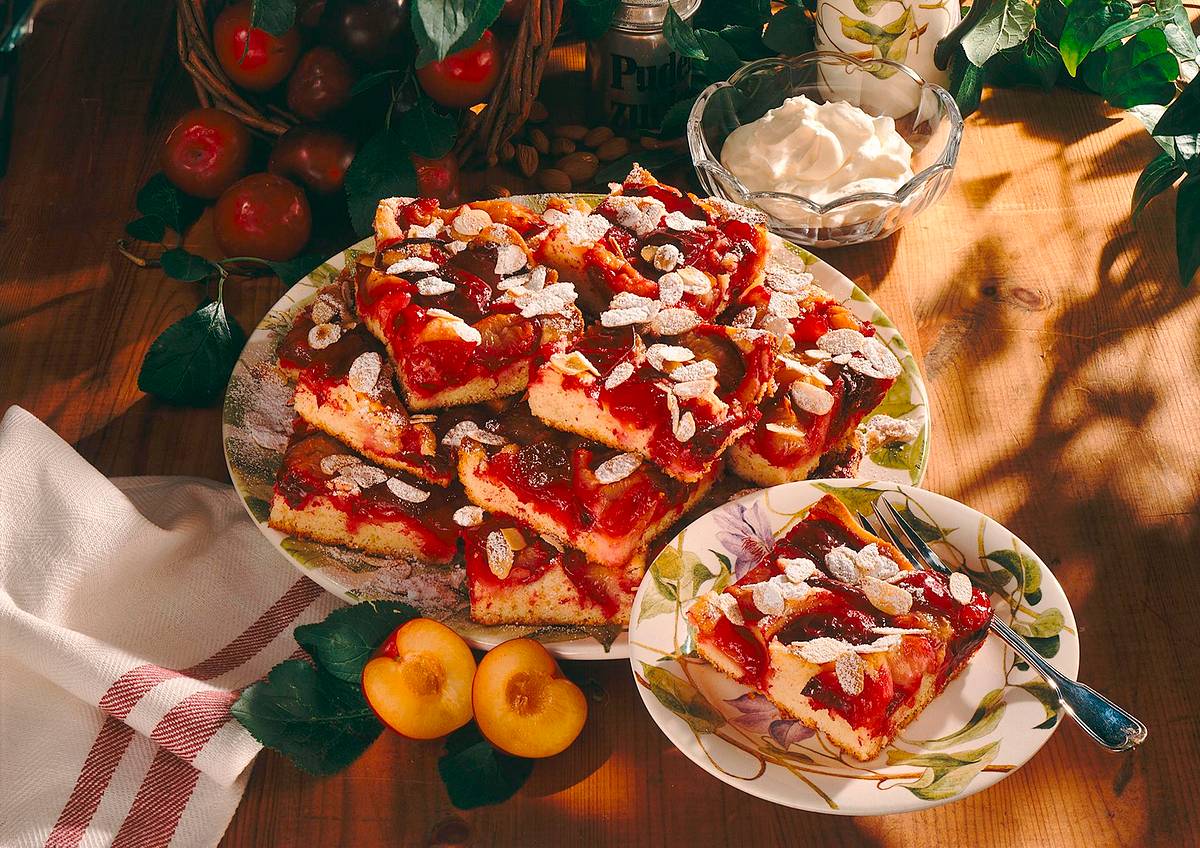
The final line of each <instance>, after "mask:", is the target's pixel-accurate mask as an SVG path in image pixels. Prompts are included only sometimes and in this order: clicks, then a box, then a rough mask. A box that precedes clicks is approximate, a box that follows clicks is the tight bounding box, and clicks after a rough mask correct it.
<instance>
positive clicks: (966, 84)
mask: <svg viewBox="0 0 1200 848" xmlns="http://www.w3.org/2000/svg"><path fill="white" fill-rule="evenodd" d="M950 94H951V95H952V96H953V97H954V102H955V103H957V104H958V111H960V112H961V113H962V116H963V117H964V118H965V117H967V116H968V115H970V114H972V113H973V112H974V111H975V110H976V109H978V108H979V98H980V97H981V96H982V94H983V68H981V67H979V66H978V65H976V64H975V63H974V62H972V61H971V60H970V59H968V58H967V55H966V54H965V53H964V52H963V50H962V48H961V47H960V48H959V49H958V50H957V51H955V53H954V56H953V57H951V59H950Z"/></svg>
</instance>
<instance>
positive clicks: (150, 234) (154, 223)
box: [125, 215, 167, 242]
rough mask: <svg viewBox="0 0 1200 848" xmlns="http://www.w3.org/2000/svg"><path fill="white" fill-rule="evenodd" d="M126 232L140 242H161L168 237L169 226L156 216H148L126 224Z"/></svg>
mask: <svg viewBox="0 0 1200 848" xmlns="http://www.w3.org/2000/svg"><path fill="white" fill-rule="evenodd" d="M125 232H126V233H128V234H129V235H131V236H133V237H134V238H135V239H137V240H138V241H148V242H160V241H162V240H163V238H165V237H166V235H167V225H166V224H164V223H163V221H162V218H159V217H158V216H156V215H146V216H143V217H141V218H137V219H135V220H133V221H130V222H129V223H128V224H126V225H125Z"/></svg>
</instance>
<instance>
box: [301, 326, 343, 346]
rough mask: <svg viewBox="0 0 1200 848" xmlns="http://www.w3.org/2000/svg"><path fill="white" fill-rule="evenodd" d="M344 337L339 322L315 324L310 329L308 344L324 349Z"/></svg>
mask: <svg viewBox="0 0 1200 848" xmlns="http://www.w3.org/2000/svg"><path fill="white" fill-rule="evenodd" d="M341 337H342V328H341V327H339V326H338V325H337V324H314V325H313V328H312V329H311V330H309V331H308V346H309V347H311V348H312V349H313V350H324V349H325V348H327V347H329V346H330V345H331V344H333V343H334V342H336V341H337V340H338V339H340V338H341Z"/></svg>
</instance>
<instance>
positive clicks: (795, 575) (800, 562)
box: [776, 557, 817, 583]
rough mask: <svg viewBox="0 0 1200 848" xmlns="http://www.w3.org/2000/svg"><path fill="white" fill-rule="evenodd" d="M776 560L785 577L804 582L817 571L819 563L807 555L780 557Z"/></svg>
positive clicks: (795, 581)
mask: <svg viewBox="0 0 1200 848" xmlns="http://www.w3.org/2000/svg"><path fill="white" fill-rule="evenodd" d="M776 562H778V563H779V567H780V568H782V569H783V575H784V577H786V578H787V579H788V580H790V581H791V582H793V583H803V582H804V581H805V580H807V579H808V578H810V577H812V576H813V574H815V573H816V571H817V564H816V563H815V562H813V561H812V560H811V559H808V558H807V557H780V558H779V559H778V560H776Z"/></svg>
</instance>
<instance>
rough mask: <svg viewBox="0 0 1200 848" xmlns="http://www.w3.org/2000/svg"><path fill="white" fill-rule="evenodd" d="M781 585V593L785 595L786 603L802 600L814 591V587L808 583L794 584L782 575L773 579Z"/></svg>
mask: <svg viewBox="0 0 1200 848" xmlns="http://www.w3.org/2000/svg"><path fill="white" fill-rule="evenodd" d="M771 579H772V580H774V581H775V582H776V583H778V584H779V591H780V592H782V593H783V599H784V600H785V601H791V600H800V599H801V598H803V597H804V596H805V595H807V594H808V593H809V592H811V591H813V587H812V586H809V585H808V584H807V583H793V582H792V581H790V580H788V579H787V577H785V576H784V575H782V574H779V575H776V576H775V577H772V578H771Z"/></svg>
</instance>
